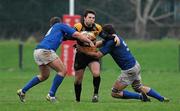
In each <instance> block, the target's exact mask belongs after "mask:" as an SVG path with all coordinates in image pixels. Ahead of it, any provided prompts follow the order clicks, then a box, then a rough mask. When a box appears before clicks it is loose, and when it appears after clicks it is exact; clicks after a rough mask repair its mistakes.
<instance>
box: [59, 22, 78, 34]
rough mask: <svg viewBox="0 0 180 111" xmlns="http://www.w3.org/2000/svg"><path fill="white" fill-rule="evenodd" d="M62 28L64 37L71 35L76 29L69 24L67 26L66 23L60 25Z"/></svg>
mask: <svg viewBox="0 0 180 111" xmlns="http://www.w3.org/2000/svg"><path fill="white" fill-rule="evenodd" d="M62 30H63V32H64V33H65V35H66V37H72V35H73V34H74V32H76V30H75V29H74V28H71V27H70V26H68V25H66V24H63V25H62Z"/></svg>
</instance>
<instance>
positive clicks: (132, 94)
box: [123, 90, 141, 99]
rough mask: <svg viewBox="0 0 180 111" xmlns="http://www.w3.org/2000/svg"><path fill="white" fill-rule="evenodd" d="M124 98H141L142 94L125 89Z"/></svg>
mask: <svg viewBox="0 0 180 111" xmlns="http://www.w3.org/2000/svg"><path fill="white" fill-rule="evenodd" d="M123 98H124V99H141V95H140V94H138V93H134V92H129V91H126V90H124V91H123Z"/></svg>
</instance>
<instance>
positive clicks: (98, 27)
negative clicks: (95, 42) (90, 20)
mask: <svg viewBox="0 0 180 111" xmlns="http://www.w3.org/2000/svg"><path fill="white" fill-rule="evenodd" d="M95 25H96V27H97V31H98V35H99V34H100V33H101V32H102V26H101V25H99V24H95Z"/></svg>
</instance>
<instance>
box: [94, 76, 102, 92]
mask: <svg viewBox="0 0 180 111" xmlns="http://www.w3.org/2000/svg"><path fill="white" fill-rule="evenodd" d="M100 82H101V77H100V76H98V77H93V85H94V94H98V91H99V85H100Z"/></svg>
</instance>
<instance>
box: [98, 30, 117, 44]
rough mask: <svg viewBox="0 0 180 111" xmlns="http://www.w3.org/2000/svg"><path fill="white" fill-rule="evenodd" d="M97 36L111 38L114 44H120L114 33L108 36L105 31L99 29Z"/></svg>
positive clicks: (105, 38)
mask: <svg viewBox="0 0 180 111" xmlns="http://www.w3.org/2000/svg"><path fill="white" fill-rule="evenodd" d="M99 36H100V37H101V38H103V39H104V40H109V39H113V40H114V43H115V44H116V46H120V39H119V37H118V36H117V35H116V34H112V35H111V37H109V35H108V34H107V33H106V32H104V31H101V32H100V34H99Z"/></svg>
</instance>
